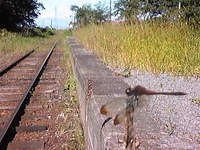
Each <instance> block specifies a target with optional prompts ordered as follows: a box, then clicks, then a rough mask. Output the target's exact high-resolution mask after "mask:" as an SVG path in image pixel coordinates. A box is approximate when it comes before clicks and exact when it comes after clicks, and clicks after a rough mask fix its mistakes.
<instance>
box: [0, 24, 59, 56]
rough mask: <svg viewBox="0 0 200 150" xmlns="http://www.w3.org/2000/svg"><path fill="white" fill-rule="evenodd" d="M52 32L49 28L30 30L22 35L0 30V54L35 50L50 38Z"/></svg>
mask: <svg viewBox="0 0 200 150" xmlns="http://www.w3.org/2000/svg"><path fill="white" fill-rule="evenodd" d="M54 32H55V31H54V30H51V29H49V28H43V29H42V28H31V29H29V30H28V31H26V32H23V33H12V32H8V31H6V30H0V54H7V53H11V52H22V51H29V50H32V49H37V48H38V47H39V46H41V45H43V44H44V41H46V40H47V39H48V38H49V37H52V36H53V35H54Z"/></svg>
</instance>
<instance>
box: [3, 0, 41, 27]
mask: <svg viewBox="0 0 200 150" xmlns="http://www.w3.org/2000/svg"><path fill="white" fill-rule="evenodd" d="M40 9H44V6H43V5H42V4H41V3H38V2H37V0H0V28H1V29H2V28H5V29H7V30H11V31H16V30H21V29H24V28H26V27H29V26H31V25H34V19H35V18H37V17H38V15H39V14H40V12H39V11H40Z"/></svg>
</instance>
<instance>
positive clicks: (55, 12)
mask: <svg viewBox="0 0 200 150" xmlns="http://www.w3.org/2000/svg"><path fill="white" fill-rule="evenodd" d="M56 27H57V7H56V6H55V29H56Z"/></svg>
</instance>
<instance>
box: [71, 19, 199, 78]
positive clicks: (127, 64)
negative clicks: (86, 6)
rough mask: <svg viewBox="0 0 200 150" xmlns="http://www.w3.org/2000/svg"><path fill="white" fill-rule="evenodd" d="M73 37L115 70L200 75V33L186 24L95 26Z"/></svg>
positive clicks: (157, 23)
mask: <svg viewBox="0 0 200 150" xmlns="http://www.w3.org/2000/svg"><path fill="white" fill-rule="evenodd" d="M73 35H74V36H75V37H76V38H77V39H78V41H79V42H80V43H82V44H84V45H85V46H86V47H87V48H89V49H91V50H92V51H94V52H95V53H96V54H98V56H99V57H100V58H101V59H102V60H103V61H104V62H105V63H106V64H108V65H110V66H113V67H123V68H128V69H133V68H136V69H139V70H141V71H151V72H153V73H155V74H159V73H164V72H169V73H171V74H173V75H186V76H188V75H193V76H197V75H199V74H200V31H195V30H192V29H190V28H189V27H188V26H187V25H186V24H181V23H168V24H166V23H161V22H154V23H150V22H145V23H144V22H143V23H142V22H141V23H140V24H134V25H111V24H105V25H101V26H94V25H92V26H89V27H85V28H80V29H76V30H74V31H73Z"/></svg>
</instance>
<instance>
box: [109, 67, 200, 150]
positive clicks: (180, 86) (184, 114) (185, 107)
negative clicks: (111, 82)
mask: <svg viewBox="0 0 200 150" xmlns="http://www.w3.org/2000/svg"><path fill="white" fill-rule="evenodd" d="M112 70H113V71H114V72H117V73H119V74H121V73H122V72H123V70H122V69H116V68H115V69H112ZM124 81H125V82H127V83H128V84H129V85H130V86H131V87H134V86H136V85H141V86H144V87H145V88H146V89H148V90H152V91H167V92H173V91H178V92H185V93H187V95H184V96H167V95H152V96H147V97H148V98H147V100H143V99H140V100H139V107H138V108H136V109H138V110H139V112H140V113H145V114H146V115H148V116H149V117H150V118H151V119H152V120H154V121H155V122H156V123H158V124H159V126H160V127H155V126H154V125H152V128H158V130H160V132H159V135H158V136H159V138H160V141H157V140H146V141H145V142H147V141H149V142H151V144H150V145H153V146H152V148H155V149H157V148H158V149H160V148H161V149H162V148H174V149H200V104H199V103H198V102H196V101H195V99H199V98H200V78H199V77H197V78H195V77H183V76H172V75H170V74H167V73H164V74H160V75H154V74H152V73H149V72H139V71H136V70H132V71H131V76H130V77H129V78H124ZM136 113H137V111H136ZM139 116H140V115H139ZM136 119H139V120H142V119H141V118H137V117H136ZM144 120H145V119H144ZM136 122H137V121H136ZM136 128H137V127H136ZM140 128H142V127H140ZM144 128H146V130H147V131H146V132H147V133H148V129H147V127H145V125H144ZM150 128H151V127H150ZM143 130H145V129H143ZM136 132H137V131H136ZM149 132H151V131H149ZM149 134H151V133H149ZM155 137H156V138H157V136H155ZM155 137H154V138H155ZM143 139H144V138H143ZM154 142H155V143H154ZM140 148H141V149H145V148H144V147H143V148H142V147H140Z"/></svg>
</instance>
